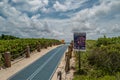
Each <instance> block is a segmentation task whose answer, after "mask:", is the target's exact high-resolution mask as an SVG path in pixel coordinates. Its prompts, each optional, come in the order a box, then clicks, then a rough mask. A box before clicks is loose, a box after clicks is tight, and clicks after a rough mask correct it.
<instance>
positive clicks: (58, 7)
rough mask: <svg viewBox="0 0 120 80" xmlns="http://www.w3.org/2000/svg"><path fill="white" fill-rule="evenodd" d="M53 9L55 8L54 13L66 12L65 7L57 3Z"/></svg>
mask: <svg viewBox="0 0 120 80" xmlns="http://www.w3.org/2000/svg"><path fill="white" fill-rule="evenodd" d="M53 8H55V10H56V11H66V10H67V7H66V6H65V5H63V4H60V3H59V2H58V1H56V3H55V4H54V5H53Z"/></svg>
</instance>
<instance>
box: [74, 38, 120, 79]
mask: <svg viewBox="0 0 120 80" xmlns="http://www.w3.org/2000/svg"><path fill="white" fill-rule="evenodd" d="M86 43H87V50H86V52H81V53H80V54H81V59H80V60H81V70H80V72H79V71H78V61H79V60H78V59H79V58H78V54H77V53H75V57H76V72H75V75H74V79H73V80H120V37H113V38H107V37H106V36H104V37H103V38H99V39H98V40H87V42H86Z"/></svg>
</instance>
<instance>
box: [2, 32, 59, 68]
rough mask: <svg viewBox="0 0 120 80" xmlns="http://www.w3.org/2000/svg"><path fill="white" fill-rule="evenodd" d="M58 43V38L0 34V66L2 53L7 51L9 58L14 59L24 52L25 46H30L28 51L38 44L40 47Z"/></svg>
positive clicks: (34, 48) (35, 47)
mask: <svg viewBox="0 0 120 80" xmlns="http://www.w3.org/2000/svg"><path fill="white" fill-rule="evenodd" d="M60 43H61V42H60V41H59V40H55V39H44V38H41V39H40V38H39V39H35V38H18V37H14V36H11V35H4V34H2V35H1V36H0V67H1V66H3V65H4V56H3V54H4V53H5V52H7V51H9V52H10V53H11V59H12V60H14V59H16V58H18V57H20V56H23V55H24V54H25V50H26V47H27V46H29V47H30V52H32V51H34V50H36V49H37V47H38V46H39V47H40V48H41V49H42V48H47V47H49V46H53V45H58V44H60Z"/></svg>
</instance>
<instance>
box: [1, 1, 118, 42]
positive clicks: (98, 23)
mask: <svg viewBox="0 0 120 80" xmlns="http://www.w3.org/2000/svg"><path fill="white" fill-rule="evenodd" d="M74 32H86V33H87V39H97V38H99V37H101V36H103V35H106V36H108V37H112V36H120V0H0V34H8V35H14V36H17V37H21V38H55V39H65V40H67V41H70V40H72V39H73V33H74Z"/></svg>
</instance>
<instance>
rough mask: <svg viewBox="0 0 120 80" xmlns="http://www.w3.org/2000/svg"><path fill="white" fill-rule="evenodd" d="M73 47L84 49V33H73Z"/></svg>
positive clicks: (79, 49) (78, 49)
mask: <svg viewBox="0 0 120 80" xmlns="http://www.w3.org/2000/svg"><path fill="white" fill-rule="evenodd" d="M74 49H75V50H77V51H85V50H86V33H79V32H75V33H74Z"/></svg>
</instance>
